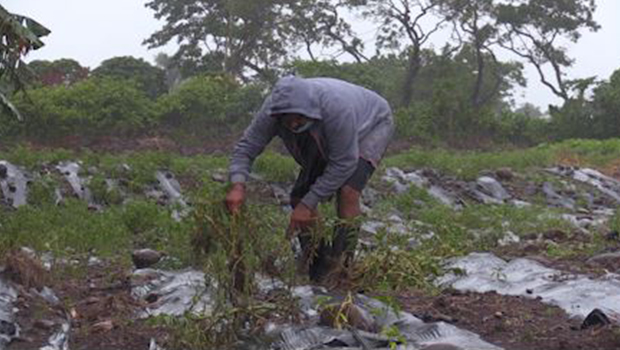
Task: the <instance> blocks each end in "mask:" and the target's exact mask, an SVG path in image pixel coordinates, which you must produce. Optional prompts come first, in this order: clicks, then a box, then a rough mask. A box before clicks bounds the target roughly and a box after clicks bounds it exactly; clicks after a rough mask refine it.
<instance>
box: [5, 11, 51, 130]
mask: <svg viewBox="0 0 620 350" xmlns="http://www.w3.org/2000/svg"><path fill="white" fill-rule="evenodd" d="M49 33H50V31H49V30H48V29H47V28H45V27H44V26H42V25H41V24H39V23H38V22H36V21H35V20H33V19H31V18H28V17H24V16H20V15H15V14H11V13H9V12H8V11H7V10H6V9H5V8H4V7H2V5H0V105H1V106H2V107H4V108H6V109H8V110H9V111H11V112H12V113H13V114H14V115H16V116H17V117H18V118H19V119H21V116H20V114H19V112H18V111H17V109H16V108H15V107H14V106H13V104H11V102H10V101H9V99H8V98H7V97H6V94H7V93H8V92H9V90H13V89H22V88H23V82H22V76H23V75H24V74H27V73H28V70H27V67H26V64H25V63H24V62H23V61H22V57H24V56H25V55H26V54H27V53H28V52H30V51H31V50H36V49H39V48H41V47H42V46H43V42H42V41H41V40H40V39H39V38H41V37H43V36H46V35H48V34H49Z"/></svg>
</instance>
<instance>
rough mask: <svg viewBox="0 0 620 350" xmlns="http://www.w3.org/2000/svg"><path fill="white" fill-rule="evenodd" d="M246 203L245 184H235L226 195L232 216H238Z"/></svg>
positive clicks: (227, 205)
mask: <svg viewBox="0 0 620 350" xmlns="http://www.w3.org/2000/svg"><path fill="white" fill-rule="evenodd" d="M244 201H245V184H243V183H234V184H233V185H232V187H231V188H230V190H229V191H228V194H227V195H226V207H227V208H228V211H230V212H231V213H232V214H238V213H239V212H240V211H241V206H242V205H243V202H244Z"/></svg>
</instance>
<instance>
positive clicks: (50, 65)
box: [28, 58, 90, 86]
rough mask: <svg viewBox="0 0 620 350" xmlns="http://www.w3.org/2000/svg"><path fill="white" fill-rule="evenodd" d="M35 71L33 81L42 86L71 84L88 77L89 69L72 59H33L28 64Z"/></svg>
mask: <svg viewBox="0 0 620 350" xmlns="http://www.w3.org/2000/svg"><path fill="white" fill-rule="evenodd" d="M28 67H30V69H32V71H33V72H34V73H35V79H34V80H35V81H36V82H39V83H40V84H42V85H43V86H53V85H65V86H69V85H73V84H75V83H77V82H78V81H81V80H84V79H86V78H87V77H88V74H89V72H90V71H89V69H88V68H87V67H82V66H81V65H80V63H79V62H78V61H76V60H72V59H67V58H63V59H59V60H55V61H51V62H50V61H44V60H35V61H32V62H30V63H29V64H28Z"/></svg>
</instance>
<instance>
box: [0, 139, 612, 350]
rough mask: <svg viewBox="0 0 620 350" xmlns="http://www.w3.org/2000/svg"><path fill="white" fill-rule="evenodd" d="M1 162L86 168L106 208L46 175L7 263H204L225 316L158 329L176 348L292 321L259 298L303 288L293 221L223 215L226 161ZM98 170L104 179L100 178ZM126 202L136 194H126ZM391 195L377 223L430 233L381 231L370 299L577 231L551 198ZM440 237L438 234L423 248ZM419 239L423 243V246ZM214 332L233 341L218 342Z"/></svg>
mask: <svg viewBox="0 0 620 350" xmlns="http://www.w3.org/2000/svg"><path fill="white" fill-rule="evenodd" d="M0 159H6V160H8V161H10V162H12V163H14V164H17V165H21V166H23V167H24V168H26V169H28V170H30V171H31V172H32V173H34V174H38V173H39V171H40V170H41V169H42V168H43V167H44V164H48V167H49V166H54V165H55V164H56V163H57V162H59V161H65V160H77V159H79V160H81V161H82V162H83V175H85V176H88V177H90V180H89V185H88V186H89V188H90V189H91V191H92V192H93V194H94V196H95V198H96V199H98V200H99V202H101V203H104V204H106V205H107V206H106V207H105V210H103V211H100V212H95V211H91V210H89V208H88V206H87V205H86V204H85V203H83V202H80V201H78V200H74V199H70V198H69V199H67V200H66V201H65V204H64V205H63V206H56V205H55V204H54V191H55V190H56V189H57V188H66V187H67V185H66V183H65V180H64V179H63V178H62V176H61V174H59V173H57V172H55V171H52V172H51V174H43V175H36V177H37V178H36V180H35V181H34V182H33V183H32V184H31V185H30V186H29V199H30V200H31V201H32V202H33V204H32V205H29V206H26V207H22V208H19V209H17V210H12V209H8V208H0V254H4V253H5V252H7V251H9V250H11V249H14V248H19V247H22V246H29V247H32V248H34V249H35V250H36V251H38V252H48V251H49V252H52V253H53V254H54V255H56V256H61V257H75V256H87V255H91V254H92V255H96V256H100V257H114V258H118V259H120V260H121V261H125V263H126V264H129V259H130V255H131V254H130V252H131V250H133V249H134V248H143V247H149V248H153V249H157V250H162V251H165V252H166V253H167V254H168V255H169V256H171V257H173V258H175V259H177V260H178V261H180V264H178V265H177V266H175V267H182V266H188V265H194V266H199V267H202V268H204V269H205V270H206V271H207V272H208V274H210V275H211V276H212V278H214V281H215V282H216V284H217V285H219V286H221V288H220V289H219V293H220V294H218V297H219V300H220V303H219V304H218V305H219V307H218V308H216V313H215V314H214V315H213V317H209V318H206V317H198V316H195V315H187V316H186V317H182V318H169V317H160V318H158V319H156V320H153V322H154V323H158V324H164V325H166V326H170V327H172V328H173V329H175V331H174V332H175V333H174V336H173V343H174V345H178V348H200V347H203V348H204V345H205V344H220V345H221V344H223V343H226V342H229V341H232V340H234V339H236V338H238V336H239V334H236V333H235V331H236V330H238V329H239V328H241V327H238V326H239V324H240V323H239V322H246V323H244V324H246V325H251V326H252V327H254V326H256V327H258V326H259V325H260V324H261V322H264V320H265V318H268V317H272V316H273V315H275V314H280V315H290V314H292V313H293V311H292V309H291V308H292V305H293V304H294V303H293V302H292V299H290V297H285V298H284V299H282V300H280V301H282V303H280V304H278V305H275V306H274V305H273V303H270V302H266V301H265V300H260V296H259V295H258V294H259V293H258V290H257V289H256V286H255V280H253V279H252V276H255V275H256V274H258V273H267V272H268V273H269V274H271V275H275V276H278V277H279V278H280V279H281V280H283V281H285V282H286V283H288V284H289V285H292V284H295V283H297V282H298V281H297V280H296V278H297V277H295V274H294V271H293V267H294V265H295V264H294V263H293V258H292V255H291V251H290V245H289V243H290V242H288V240H286V238H285V234H284V230H285V228H286V222H287V221H288V218H287V214H286V213H284V212H283V211H282V210H281V209H280V208H279V207H278V206H276V205H265V204H262V205H248V206H247V207H246V210H245V211H244V213H243V216H241V217H234V218H233V217H230V215H228V213H227V212H226V211H225V210H224V208H223V206H222V199H223V197H224V194H225V191H226V187H227V185H226V184H221V183H217V182H215V181H213V180H212V179H211V176H210V174H212V173H215V172H225V169H226V168H227V164H228V160H227V157H222V156H209V155H199V156H192V157H184V156H179V155H177V154H173V153H166V152H141V153H126V154H117V155H112V154H101V153H92V152H72V151H66V150H52V151H33V150H31V149H28V148H26V147H17V148H14V149H11V150H8V151H4V152H2V153H0ZM617 159H620V141H619V140H610V141H589V140H573V141H566V142H562V143H559V144H554V145H541V146H539V147H535V148H531V149H526V150H511V151H499V152H458V153H457V152H453V151H448V150H421V149H413V150H411V151H408V152H404V153H402V154H399V155H395V156H391V157H389V158H387V159H385V161H384V163H383V167H389V166H397V167H401V168H403V169H411V168H422V167H428V168H434V169H436V170H438V171H439V172H440V173H446V174H451V175H455V176H457V177H458V178H460V179H467V180H471V179H475V178H476V177H478V176H479V175H480V173H481V172H483V171H488V170H495V169H497V168H500V167H510V168H512V169H513V170H514V171H516V172H519V173H522V174H524V175H525V176H526V177H527V179H528V180H531V181H535V182H537V183H538V182H541V181H548V180H549V179H548V178H549V176H546V175H544V174H541V172H540V171H538V169H540V168H544V167H549V166H553V165H556V164H566V165H578V166H594V167H597V168H603V169H606V170H611V169H614V168H615V167H616V165H617V164H618V163H617ZM124 164H126V165H127V166H126V167H125V166H123V165H124ZM92 168H94V169H97V171H91V170H92ZM158 170H169V171H171V172H172V173H173V174H174V175H175V176H176V177H177V178H178V179H179V180H180V181H181V183H182V187H183V193H184V195H185V196H186V198H187V199H188V200H189V201H190V202H191V203H192V204H193V208H194V211H193V212H192V213H191V214H190V215H188V216H187V217H186V218H185V219H184V220H182V221H181V222H177V221H175V220H174V219H173V218H172V211H173V209H174V208H172V207H167V206H162V205H160V204H158V203H156V202H155V201H154V200H152V199H149V198H146V197H145V196H144V192H145V189H147V188H148V187H149V186H151V185H152V184H153V183H154V181H155V172H156V171H158ZM254 170H255V172H256V173H257V174H259V175H260V176H261V177H262V178H263V179H264V180H266V181H270V182H287V183H290V182H291V181H293V180H294V178H295V172H296V170H297V166H296V165H295V163H294V161H293V160H292V159H291V158H290V157H287V156H283V155H280V154H277V153H274V152H267V153H265V154H263V155H262V156H261V157H260V158H258V159H257V160H256V162H255V167H254ZM379 174H381V171H378V172H377V174H376V176H375V177H374V179H373V184H379V183H380V180H379V179H380V176H377V175H379ZM107 179H115V180H118V183H119V187H118V188H117V189H116V190H113V191H109V190H108V186H107V183H106V180H107ZM373 187H375V186H373ZM377 187H380V186H377ZM121 193H127V194H128V195H129V196H128V197H123V196H122V195H121ZM380 197H381V199H380V202H379V203H378V204H376V205H375V207H374V214H375V215H378V216H379V217H387V216H389V215H391V214H392V213H398V214H399V215H400V216H401V217H402V218H403V219H404V220H405V223H413V222H415V221H419V222H423V223H425V225H424V226H420V227H416V229H415V230H412V232H409V233H408V234H406V235H401V234H395V233H390V232H388V231H387V230H383V231H380V232H379V233H378V235H377V237H376V241H377V246H375V247H373V248H372V249H368V250H366V251H364V252H363V254H362V255H361V256H360V257H359V260H358V261H357V264H356V270H355V271H353V272H352V274H351V275H350V276H349V278H350V279H351V284H350V286H353V287H355V288H361V289H364V290H366V291H368V292H394V291H400V290H405V289H410V288H420V289H425V290H427V291H429V292H433V291H435V286H434V285H433V283H432V282H433V277H434V276H437V275H440V274H442V268H441V263H442V261H443V260H444V259H446V258H448V257H453V256H460V255H465V254H468V253H469V252H472V251H485V250H490V249H493V248H495V247H497V241H498V239H500V238H502V237H503V236H504V235H505V233H506V232H508V231H510V232H512V233H514V234H516V235H518V236H524V235H529V234H531V233H541V232H545V231H547V230H550V229H559V230H563V231H566V232H570V230H571V227H570V226H569V224H568V223H567V222H565V221H563V220H560V219H558V214H560V213H561V211H560V210H557V209H550V208H548V207H547V206H545V205H544V204H543V203H544V201H541V202H540V204H536V203H535V204H534V205H532V206H530V207H523V208H518V207H515V206H512V205H476V204H472V203H468V205H466V206H465V207H464V208H463V209H462V210H459V211H456V210H453V209H452V208H450V207H448V206H445V205H443V204H441V203H440V202H438V201H437V200H436V199H434V198H433V197H432V196H430V195H429V194H428V193H427V192H426V191H425V190H424V189H420V188H417V187H412V188H411V189H410V190H409V191H407V192H406V193H404V194H401V195H389V196H388V195H382V196H380ZM121 204H122V205H121ZM250 204H251V203H250ZM320 209H321V211H322V213H323V216H324V219H325V222H326V223H327V224H326V225H325V230H326V232H323V234H325V235H329V234H330V233H331V230H330V229H329V228H330V225H331V224H333V223H334V222H336V220H335V211H334V209H333V205H332V204H322V205H321V206H320ZM610 229H613V230H620V212H619V213H617V214H616V215H615V216H614V218H613V219H612V220H611V223H610ZM327 231H330V232H327ZM430 232H432V233H433V235H432V237H430V238H427V239H425V240H421V239H420V238H421V237H422V235H427V234H428V233H430ZM412 239H415V240H416V241H417V244H412ZM603 244H604V243H603V240H602V236H601V235H600V234H597V235H595V238H594V239H593V241H592V242H591V243H589V244H585V245H583V246H549V248H548V251H547V254H548V255H549V256H551V257H558V258H570V257H574V256H578V255H579V254H583V253H589V252H594V251H595V250H596V249H598V248H600V247H601V246H602V245H603ZM239 269H241V270H239ZM235 271H243V272H244V273H243V274H244V275H245V276H246V277H244V279H243V280H242V282H243V283H241V285H240V284H239V282H240V280H239V278H238V274H236V273H235ZM285 295H286V294H285ZM283 307H284V308H283ZM223 320H229V321H226V322H224V321H223ZM248 322H249V323H248ZM252 327H250V328H252ZM215 329H218V330H222V331H223V332H220V333H218V332H215V333H214V332H213V331H214V330H215ZM173 348H175V347H173Z"/></svg>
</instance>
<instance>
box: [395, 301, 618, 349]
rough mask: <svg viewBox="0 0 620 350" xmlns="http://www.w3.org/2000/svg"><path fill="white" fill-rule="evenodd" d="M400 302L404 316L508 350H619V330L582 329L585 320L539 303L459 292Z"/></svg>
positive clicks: (611, 327)
mask: <svg viewBox="0 0 620 350" xmlns="http://www.w3.org/2000/svg"><path fill="white" fill-rule="evenodd" d="M398 299H399V300H400V302H401V305H402V307H403V310H404V311H407V312H411V313H412V314H414V315H415V316H417V317H419V318H421V319H423V320H425V321H429V322H431V321H443V322H447V323H451V324H454V325H455V326H457V327H459V328H464V329H467V330H470V331H472V332H475V333H477V334H479V335H480V336H481V337H482V338H483V339H484V340H486V341H488V342H490V343H493V344H496V345H498V346H500V347H502V348H504V349H506V350H530V349H545V350H569V349H570V350H573V349H600V350H613V349H619V348H620V328H619V327H617V326H611V325H608V326H599V327H592V328H588V329H581V324H582V321H580V320H576V319H571V318H570V317H569V316H568V315H567V314H566V313H565V312H564V311H563V310H562V309H560V308H558V307H555V306H549V305H546V304H543V303H542V302H540V301H539V300H537V299H530V298H524V297H518V296H515V297H512V296H502V295H499V294H497V293H493V292H491V293H485V294H479V293H463V292H459V291H456V290H445V291H443V292H442V293H441V294H440V295H438V296H428V295H425V294H423V293H420V292H416V291H410V292H407V293H403V294H401V295H398Z"/></svg>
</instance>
